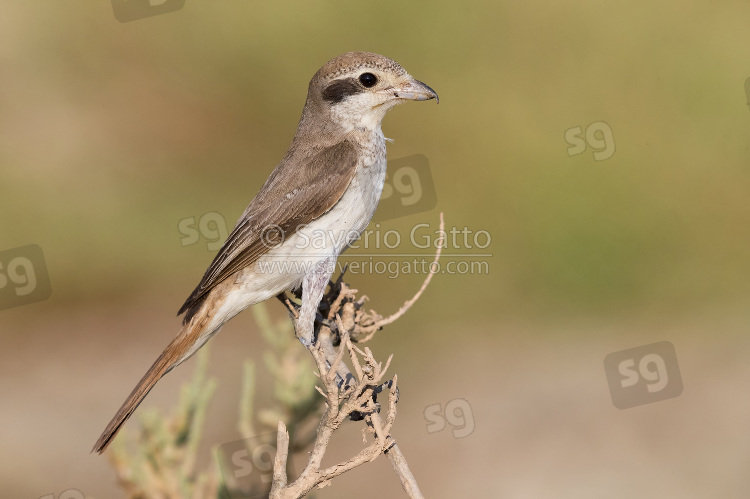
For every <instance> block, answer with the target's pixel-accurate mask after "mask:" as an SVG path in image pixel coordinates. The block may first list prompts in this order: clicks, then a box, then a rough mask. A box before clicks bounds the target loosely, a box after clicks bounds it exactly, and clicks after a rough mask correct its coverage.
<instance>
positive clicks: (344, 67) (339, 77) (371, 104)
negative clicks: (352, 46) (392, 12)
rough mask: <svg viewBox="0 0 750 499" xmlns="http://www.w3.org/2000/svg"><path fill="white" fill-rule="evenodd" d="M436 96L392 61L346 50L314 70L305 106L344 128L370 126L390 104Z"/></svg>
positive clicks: (378, 125)
mask: <svg viewBox="0 0 750 499" xmlns="http://www.w3.org/2000/svg"><path fill="white" fill-rule="evenodd" d="M437 98H438V95H437V93H436V92H435V91H434V90H433V89H431V88H430V87H429V86H427V85H426V84H424V83H422V82H421V81H419V80H416V79H414V78H412V77H411V76H410V75H409V73H407V72H406V70H405V69H404V68H402V67H401V66H400V65H399V64H398V63H397V62H396V61H393V60H391V59H388V58H387V57H383V56H382V55H378V54H373V53H370V52H348V53H346V54H343V55H340V56H338V57H336V58H334V59H331V60H330V61H328V62H327V63H326V64H325V65H324V66H323V67H322V68H320V70H318V72H317V73H315V76H313V78H312V80H311V81H310V87H309V90H308V94H307V103H306V105H305V107H306V110H308V111H309V109H307V108H310V107H314V108H315V109H316V110H317V111H318V112H320V113H323V114H324V115H326V117H330V119H331V120H332V121H334V122H336V123H337V124H339V125H341V126H342V127H344V128H345V129H347V130H351V129H355V128H358V129H361V128H365V129H370V130H374V129H376V128H378V127H380V123H381V121H382V120H383V117H384V116H385V113H386V112H388V110H389V109H391V108H392V107H393V106H395V105H397V104H400V103H402V102H405V101H407V100H430V99H437Z"/></svg>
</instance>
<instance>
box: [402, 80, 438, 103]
mask: <svg viewBox="0 0 750 499" xmlns="http://www.w3.org/2000/svg"><path fill="white" fill-rule="evenodd" d="M391 91H392V92H393V96H394V97H396V98H399V99H409V100H430V99H437V101H438V102H440V98H439V97H438V94H437V92H435V91H434V90H433V89H431V88H430V87H429V85H426V84H424V83H422V82H421V81H419V80H415V79H414V78H409V79H408V80H407V81H406V82H404V83H402V84H400V85H396V86H395V87H394V88H393V89H391Z"/></svg>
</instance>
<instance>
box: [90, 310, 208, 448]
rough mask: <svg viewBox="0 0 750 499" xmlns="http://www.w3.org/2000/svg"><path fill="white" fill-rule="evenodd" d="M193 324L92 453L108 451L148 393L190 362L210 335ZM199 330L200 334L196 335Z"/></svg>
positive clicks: (138, 388) (155, 366)
mask: <svg viewBox="0 0 750 499" xmlns="http://www.w3.org/2000/svg"><path fill="white" fill-rule="evenodd" d="M195 326H196V325H195V324H194V323H193V322H189V323H188V324H185V325H184V326H183V328H182V330H181V331H180V332H179V333H178V334H177V336H175V338H174V339H173V340H172V342H171V343H170V344H169V346H167V348H166V349H165V350H164V351H163V352H162V353H161V355H159V358H158V359H156V362H154V364H153V365H152V366H151V368H149V370H148V372H146V374H145V375H144V376H143V378H141V380H140V381H139V382H138V384H137V385H136V387H135V388H133V391H132V392H131V393H130V395H129V396H128V398H127V400H125V403H123V404H122V407H120V410H119V411H117V414H115V417H114V418H112V421H110V422H109V424H108V425H107V428H106V429H105V430H104V432H103V433H102V435H101V436H100V437H99V440H97V441H96V443H95V444H94V448H93V449H91V452H98V453H99V454H101V453H102V452H104V449H106V448H107V446H108V445H109V443H110V442H111V441H112V439H113V438H114V437H115V435H117V432H118V431H119V430H120V427H121V426H122V425H123V424H124V423H125V421H127V420H128V418H129V417H130V415H131V414H133V411H135V410H136V408H137V407H138V405H139V404H140V403H141V402H142V401H143V399H144V398H145V397H146V395H148V392H150V391H151V389H152V388H153V387H154V385H156V382H157V381H159V380H160V379H161V378H162V376H164V375H165V374H167V373H168V372H169V371H170V370H171V369H173V368H174V367H176V366H177V365H178V364H180V363H181V362H182V361H184V360H187V358H188V357H190V356H191V355H192V354H193V353H194V352H195V351H196V350H198V348H200V346H201V345H203V343H205V342H206V341H207V340H208V338H209V337H210V336H211V335H205V336H204V335H200V331H199V330H198V329H200V328H199V327H195ZM196 330H198V331H196Z"/></svg>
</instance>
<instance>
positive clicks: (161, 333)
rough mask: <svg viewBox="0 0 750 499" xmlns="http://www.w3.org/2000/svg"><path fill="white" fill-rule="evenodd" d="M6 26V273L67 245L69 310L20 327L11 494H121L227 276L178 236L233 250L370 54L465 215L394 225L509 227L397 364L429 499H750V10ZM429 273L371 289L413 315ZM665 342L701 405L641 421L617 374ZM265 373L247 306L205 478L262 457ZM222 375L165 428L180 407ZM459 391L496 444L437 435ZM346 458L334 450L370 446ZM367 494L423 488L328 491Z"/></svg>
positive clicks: (6, 366)
mask: <svg viewBox="0 0 750 499" xmlns="http://www.w3.org/2000/svg"><path fill="white" fill-rule="evenodd" d="M2 10H3V15H2V16H0V172H1V174H2V175H1V177H0V178H1V179H2V180H1V181H0V251H4V250H8V249H12V248H16V247H20V246H24V245H28V244H37V245H39V246H40V247H41V248H42V249H43V251H44V255H45V258H46V264H47V268H48V270H49V276H50V283H51V287H52V295H51V297H50V298H49V299H47V300H45V301H41V302H38V303H34V304H28V305H24V306H20V307H17V308H10V309H7V310H2V311H0V340H2V345H3V347H2V349H0V373H2V374H1V375H0V394H2V403H0V449H2V450H0V485H2V488H0V495H2V496H4V497H31V498H37V497H41V496H44V495H46V494H56V495H58V494H60V493H61V492H63V491H64V490H66V489H70V488H76V489H78V490H80V491H82V492H83V493H85V494H86V495H87V497H88V496H91V497H97V498H99V499H101V498H110V497H120V495H118V494H120V492H119V491H118V489H117V488H116V485H115V483H114V475H113V473H112V472H111V470H110V469H109V467H108V465H107V463H106V460H105V459H104V458H101V457H98V456H93V455H89V454H88V451H89V449H90V447H91V445H92V444H93V442H94V440H95V439H96V437H97V436H98V434H99V432H100V430H101V429H102V428H103V427H104V425H105V424H106V422H107V421H108V420H109V417H111V415H112V414H114V412H115V410H116V409H117V407H118V406H119V404H120V402H121V401H122V400H123V399H124V397H125V396H126V394H127V393H128V392H129V390H130V389H131V388H132V385H133V384H134V383H135V382H136V381H137V379H138V378H139V377H140V375H141V374H142V373H143V372H144V371H145V369H146V368H147V367H148V366H149V365H150V363H151V361H152V360H153V359H154V358H155V357H156V355H158V353H159V352H160V351H161V349H162V348H163V346H165V345H166V344H167V342H168V341H169V339H170V338H171V337H172V335H173V334H174V333H175V332H176V331H177V328H178V324H179V320H178V319H176V318H175V317H174V314H175V312H176V311H177V309H178V308H179V306H180V305H181V303H182V302H183V301H184V299H185V298H186V297H187V295H188V294H189V292H190V291H191V290H192V288H193V286H195V285H196V284H197V282H198V280H199V279H200V277H201V275H202V273H203V271H204V270H205V267H206V266H207V265H208V263H209V262H210V260H211V258H212V256H213V252H211V251H209V250H208V249H207V248H206V241H205V239H201V241H200V242H198V243H197V244H193V245H189V246H183V245H182V244H181V234H180V232H179V231H178V229H177V227H178V223H179V222H180V220H183V219H185V218H188V217H200V216H201V215H202V214H204V213H207V212H218V213H220V214H221V215H222V216H223V217H224V218H225V219H226V221H227V223H228V224H229V226H230V228H231V226H232V225H233V223H234V221H235V220H236V219H237V217H239V215H240V214H241V213H242V211H243V210H244V208H245V206H246V205H247V203H248V202H249V201H250V200H251V199H252V196H253V195H254V194H255V192H257V190H258V189H259V187H260V186H261V185H262V183H263V181H264V180H265V178H266V177H267V175H268V174H269V173H270V171H271V170H272V169H273V167H274V165H275V164H276V162H277V161H278V160H279V159H280V158H281V157H282V155H283V154H284V152H285V150H286V147H287V146H288V144H289V142H290V140H291V138H292V136H293V134H294V130H295V127H296V123H297V120H298V118H299V114H300V111H301V109H302V105H303V103H304V99H305V94H306V91H307V84H308V82H309V79H310V77H311V76H312V75H313V74H314V73H315V71H316V70H317V69H318V68H319V67H320V66H321V65H322V64H323V63H325V62H326V61H327V60H328V59H330V58H332V57H334V56H336V55H337V54H339V53H342V52H346V51H349V50H368V51H373V52H378V53H381V54H384V55H386V56H388V57H391V58H393V59H395V60H397V61H398V62H400V63H401V64H402V65H403V66H404V67H405V68H406V69H407V71H409V72H410V73H411V74H412V75H414V76H415V77H416V78H418V79H420V80H422V81H424V82H426V83H428V84H429V85H430V86H432V87H433V88H434V89H435V90H436V91H437V92H438V93H439V95H440V104H439V105H435V103H434V101H433V102H422V103H407V104H406V105H404V106H401V107H399V108H396V109H395V110H393V111H392V112H390V113H389V115H388V116H387V117H386V119H385V121H384V124H383V130H384V133H385V135H386V136H387V137H390V138H393V139H395V142H393V143H391V144H389V145H388V148H389V149H388V154H389V158H391V159H397V158H401V157H405V156H409V155H413V154H422V155H424V156H426V157H427V158H428V160H429V167H430V172H431V175H432V178H433V180H434V183H435V192H436V197H437V207H436V208H435V209H433V210H430V211H426V212H422V213H419V214H413V215H408V216H404V217H401V218H396V219H392V220H388V221H386V222H383V227H384V228H387V229H394V230H398V231H399V232H400V233H401V234H402V235H404V236H407V235H408V233H409V231H410V230H411V228H412V227H413V226H414V225H415V224H418V223H427V224H430V227H432V228H433V229H434V228H437V225H438V220H439V213H440V212H443V213H444V216H445V221H446V225H447V226H448V227H457V228H459V229H463V228H468V230H472V231H487V232H488V233H489V234H490V235H491V244H490V246H489V247H488V248H486V250H483V252H486V253H488V254H489V255H490V256H486V257H481V258H480V257H467V256H460V255H462V254H466V253H473V251H467V249H466V248H448V249H446V254H445V256H444V258H443V261H444V262H447V261H448V260H449V259H451V258H453V259H454V260H462V261H465V260H480V261H485V262H487V268H488V272H486V273H474V274H466V275H456V274H450V275H449V274H441V275H437V276H436V277H435V278H434V279H433V281H432V284H431V285H430V287H429V288H428V290H427V291H426V293H425V294H424V296H423V298H422V299H421V300H420V301H419V302H418V303H417V304H416V305H415V307H414V308H413V309H412V310H411V311H410V312H409V313H408V314H407V316H405V317H404V318H403V319H402V320H400V321H398V322H397V323H396V324H394V325H392V326H389V327H388V328H386V329H385V330H384V331H382V332H381V333H379V336H378V337H377V339H376V340H375V341H374V342H373V344H372V348H373V349H374V351H375V352H376V354H377V355H378V356H380V357H381V358H385V357H386V356H387V355H388V354H389V353H394V354H395V357H394V360H393V364H392V370H393V372H395V373H398V375H399V381H400V383H401V387H402V388H401V402H400V403H399V417H398V420H397V423H396V427H395V432H394V434H395V436H396V438H397V439H398V441H399V444H400V445H401V447H402V450H403V451H404V453H405V454H406V456H407V459H409V461H410V463H411V465H412V468H413V471H414V473H415V474H416V476H417V479H418V481H419V482H420V485H421V487H422V490H423V492H424V493H425V495H426V497H512V498H526V497H529V498H540V497H554V498H562V497H570V498H573V497H575V498H581V497H591V498H599V497H608V498H625V497H696V498H701V497H738V498H739V497H746V496H747V489H748V487H749V486H750V483H749V480H748V478H747V469H748V466H749V465H750V451H748V449H750V432H748V431H747V421H748V420H750V404H749V403H748V397H747V388H748V386H749V385H748V384H749V382H750V364H749V363H748V361H747V358H748V355H749V354H750V340H749V339H748V335H747V324H748V319H750V312H749V308H748V298H750V283H749V282H748V277H747V276H748V275H749V274H750V251H748V248H750V230H749V229H750V202H748V188H749V187H750V133H749V132H750V109H749V108H748V104H747V102H748V96H747V95H746V94H745V88H744V85H745V80H746V79H747V78H748V77H750V30H748V22H750V21H749V20H750V6H748V5H747V3H746V2H739V1H728V2H722V3H719V4H717V3H706V2H676V1H665V2H657V3H654V2H628V3H620V4H613V3H601V2H564V3H559V2H528V3H524V4H521V3H513V2H500V3H493V2H444V1H440V0H438V1H433V2H429V3H416V2H390V1H384V2H342V1H335V2H322V3H321V2H298V3H294V4H284V3H278V2H258V1H203V0H187V1H186V3H185V6H184V8H182V9H180V10H178V11H176V12H171V13H165V14H162V15H158V16H154V17H149V18H145V19H140V20H136V21H132V22H127V23H121V22H118V21H117V20H116V19H115V17H114V14H113V11H112V6H111V5H110V3H109V2H96V3H95V2H83V1H68V2H42V1H26V2H21V1H15V2H14V1H10V2H5V3H4V5H3V8H2ZM599 121H604V122H606V123H607V124H608V125H609V126H610V127H611V129H612V133H613V138H614V142H615V144H616V151H615V153H614V154H613V155H612V156H611V157H610V158H609V159H606V160H603V161H596V160H595V159H594V157H593V150H592V149H591V148H588V149H587V150H586V151H585V152H584V153H582V154H579V155H574V156H569V154H568V148H569V147H570V145H569V144H568V143H566V140H565V132H566V130H568V129H570V128H573V127H578V126H580V127H583V128H584V129H585V127H586V126H587V125H589V124H591V123H595V122H599ZM381 251H382V254H383V256H382V258H390V259H391V260H393V259H398V257H387V256H386V255H387V253H388V251H391V250H375V251H374V253H379V252H381ZM398 251H399V252H401V251H403V252H417V253H424V254H426V255H427V257H428V258H429V254H430V252H429V251H426V250H415V249H414V248H413V247H408V246H405V247H403V248H398ZM451 255H453V256H451ZM348 258H353V257H348ZM423 278H424V275H403V276H399V278H398V279H391V278H389V277H388V276H386V275H372V274H358V275H351V276H350V278H349V279H348V281H349V282H350V284H351V285H352V286H353V287H355V288H357V289H359V290H361V291H362V292H363V293H366V294H367V295H368V296H369V297H370V299H371V300H370V305H371V306H372V307H373V308H375V309H376V310H378V311H379V312H381V313H384V314H385V313H389V312H391V311H394V310H396V309H397V308H398V307H399V306H400V304H401V303H402V302H403V301H404V300H406V299H408V298H409V297H410V296H411V295H412V294H413V293H414V291H415V290H416V289H417V288H418V287H419V285H420V283H421V282H422V279H423ZM268 306H269V309H270V310H271V311H272V313H273V314H274V315H275V316H277V317H283V316H284V313H283V311H282V310H281V307H280V306H279V305H277V304H276V303H270V304H269V305H268ZM658 341H670V342H671V343H673V344H674V346H675V349H676V352H677V358H678V361H679V363H680V365H679V368H680V371H681V374H682V380H683V383H684V391H683V393H682V394H681V395H680V396H678V397H676V398H672V399H669V400H664V401H660V402H655V403H652V404H646V405H643V406H640V407H635V408H631V409H626V410H619V409H616V408H615V407H614V406H613V405H612V401H611V398H610V394H609V391H608V386H607V380H606V377H605V373H604V368H603V360H604V357H605V356H606V355H607V354H609V353H612V352H616V351H619V350H624V349H629V348H634V347H638V346H641V345H646V344H649V343H654V342H658ZM263 349H264V345H263V343H262V341H261V339H260V338H259V335H258V334H257V328H256V326H255V324H254V322H253V320H252V316H251V314H250V313H247V312H246V313H244V314H242V315H241V316H239V317H238V318H236V319H235V320H234V321H233V322H232V323H231V324H230V325H228V326H227V327H225V328H224V330H223V331H222V334H220V335H218V336H217V337H216V338H215V339H214V340H213V341H212V352H211V353H212V364H211V368H210V369H211V374H212V375H213V376H215V377H216V378H217V380H218V382H219V390H218V392H217V395H216V397H215V400H214V403H213V405H212V407H211V410H210V411H209V414H208V421H207V424H208V426H209V427H210V428H209V430H208V432H207V434H206V439H207V441H206V446H205V456H206V464H207V463H208V460H209V452H210V451H209V448H210V446H211V445H220V444H223V443H226V442H231V441H233V440H236V438H237V436H236V432H235V430H234V422H235V420H236V401H237V400H236V399H237V393H238V390H239V377H240V372H241V364H242V361H243V360H244V359H246V358H253V359H255V360H257V361H260V359H261V355H262V351H263ZM193 366H194V364H193V362H192V361H191V362H189V363H186V364H185V365H184V366H182V367H180V368H179V369H177V370H176V371H174V372H173V373H172V374H170V376H168V377H167V378H165V379H164V380H163V381H162V382H161V383H160V384H159V386H158V387H157V388H156V389H155V390H154V391H153V392H152V394H151V395H150V396H149V397H148V399H147V400H146V402H145V403H144V407H145V406H156V407H163V408H168V407H171V406H172V405H173V404H174V403H175V401H176V399H177V396H178V391H179V385H180V384H181V383H182V382H183V381H184V380H185V379H187V378H189V376H190V374H191V372H192V367H193ZM262 376H263V375H262ZM262 379H263V380H265V382H266V383H268V382H269V381H270V380H269V378H268V376H267V375H265V378H264V377H262ZM261 392H262V393H261V394H260V396H261V398H262V397H264V396H265V397H268V396H269V395H268V390H265V391H264V390H261ZM454 399H466V400H467V401H468V403H469V404H470V406H471V408H472V411H471V412H472V417H473V419H474V422H475V429H474V432H473V433H472V434H470V435H469V436H466V437H464V438H454V437H453V435H452V433H451V429H450V427H449V428H446V429H445V430H443V431H440V432H435V433H429V432H428V431H427V425H428V422H427V421H426V419H425V416H424V411H425V408H426V407H428V406H431V405H434V404H436V403H440V404H443V405H444V404H447V403H448V402H449V401H451V400H454ZM135 422H136V420H134V421H133V422H131V423H130V424H129V428H133V427H134V426H135ZM348 435H349V436H348V437H344V436H342V437H341V438H340V439H339V440H338V441H337V442H336V447H335V448H334V449H332V454H333V455H334V456H338V457H344V456H346V455H347V453H349V452H352V451H353V450H354V449H356V448H357V446H358V445H359V444H358V442H359V437H358V433H357V431H356V430H352V431H350V432H349V433H348ZM347 439H350V441H347ZM332 459H333V458H332ZM358 484H364V489H362V488H361V486H360V485H358ZM363 490H364V492H363ZM355 491H357V494H358V495H359V496H361V497H372V498H375V497H402V496H403V493H402V492H401V489H400V486H399V484H398V481H397V480H396V478H395V476H394V475H393V474H392V472H391V470H390V467H389V465H388V463H387V461H386V460H383V459H381V460H379V461H377V462H375V463H373V464H371V465H369V466H366V467H364V468H361V469H359V470H357V471H354V472H352V473H350V474H347V475H346V476H345V477H342V478H340V479H337V480H334V481H333V483H332V486H331V487H328V488H326V489H324V490H322V491H321V492H320V493H319V497H331V498H333V497H349V496H351V495H352V494H353V493H355Z"/></svg>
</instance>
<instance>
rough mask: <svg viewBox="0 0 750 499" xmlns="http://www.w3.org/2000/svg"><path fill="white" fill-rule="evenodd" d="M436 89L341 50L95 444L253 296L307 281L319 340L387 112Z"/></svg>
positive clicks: (301, 328)
mask: <svg viewBox="0 0 750 499" xmlns="http://www.w3.org/2000/svg"><path fill="white" fill-rule="evenodd" d="M437 97H438V96H437V94H436V93H435V91H434V90H432V89H431V88H430V87H428V86H427V85H425V84H424V83H422V82H420V81H418V80H415V79H414V78H412V77H411V76H409V74H408V73H407V72H406V71H405V70H404V68H402V67H401V66H400V65H398V64H397V63H396V62H395V61H392V60H391V59H388V58H386V57H383V56H382V55H378V54H373V53H369V52H349V53H346V54H343V55H340V56H338V57H336V58H334V59H332V60H330V61H328V62H327V63H326V64H325V65H324V66H323V67H322V68H320V70H319V71H318V72H317V73H315V76H313V78H312V80H311V81H310V85H309V88H308V92H307V100H306V101H305V107H304V109H303V110H302V117H301V118H300V121H299V125H298V126H297V132H296V134H295V136H294V139H293V140H292V144H291V145H290V146H289V150H288V151H287V153H286V155H285V156H284V158H283V159H282V160H281V162H280V163H279V164H278V165H277V166H276V168H275V169H274V170H273V172H272V173H271V176H270V177H268V180H266V183H265V184H264V185H263V187H262V188H261V189H260V192H258V194H257V195H256V196H255V198H254V199H253V200H252V201H251V202H250V205H249V206H248V207H247V209H245V212H244V213H243V214H242V216H241V217H240V219H239V220H238V222H237V225H236V226H235V228H234V230H233V231H232V233H231V234H230V235H229V237H228V238H227V240H226V242H225V243H224V245H223V246H222V248H221V249H220V250H219V253H218V254H217V255H216V258H214V260H213V262H212V263H211V265H210V266H209V267H208V270H207V271H206V273H205V274H204V276H203V279H202V280H201V281H200V283H199V284H198V286H197V287H196V288H195V290H194V291H193V292H192V294H191V295H190V296H189V297H188V299H187V301H186V302H185V304H184V305H182V308H180V310H179V312H178V315H180V314H183V313H184V314H185V317H184V320H183V324H182V328H181V329H180V332H179V333H178V334H177V336H176V337H175V338H174V339H173V340H172V342H171V343H170V344H169V345H168V346H167V348H166V349H165V350H164V352H162V354H161V355H160V356H159V358H158V359H156V362H154V364H153V365H152V366H151V368H150V369H149V370H148V372H147V373H146V374H145V375H144V376H143V378H142V379H141V380H140V381H139V382H138V385H137V386H136V387H135V388H134V389H133V391H132V392H131V394H130V396H128V398H127V400H126V401H125V403H124V404H123V405H122V407H121V408H120V410H119V411H117V414H116V415H115V417H114V418H113V419H112V421H110V423H109V425H107V428H106V429H105V430H104V433H102V435H101V437H99V440H97V441H96V444H94V448H93V450H92V452H99V453H101V452H103V451H104V449H105V448H106V447H107V445H108V444H109V442H110V441H111V440H112V438H113V437H114V436H115V435H116V434H117V431H118V430H119V429H120V427H121V426H122V425H123V423H125V421H126V420H127V419H128V418H129V417H130V415H131V414H132V413H133V411H135V409H136V407H138V404H140V403H141V401H142V400H143V398H144V397H145V396H146V395H147V394H148V392H149V391H150V390H151V389H152V388H153V387H154V385H155V384H156V382H157V381H159V379H160V378H161V377H162V376H164V375H165V374H166V373H168V372H169V371H171V370H172V369H174V368H175V367H176V366H177V365H179V364H180V363H181V362H184V361H185V360H187V359H188V358H189V357H190V356H191V355H193V354H194V353H195V352H196V351H197V350H198V349H199V348H200V347H201V346H202V345H203V344H204V343H205V342H206V341H208V339H209V338H211V336H213V335H214V334H216V333H217V332H218V331H219V329H221V327H222V326H223V325H224V324H225V323H226V322H227V321H228V320H230V319H231V318H232V317H234V316H235V315H237V314H238V313H239V312H241V311H242V310H244V309H245V308H247V307H249V306H250V305H254V304H256V303H259V302H261V301H264V300H267V299H268V298H271V297H274V296H276V295H278V294H279V293H281V292H284V291H287V290H292V289H299V287H300V286H301V287H302V304H301V307H300V310H299V316H298V318H297V323H296V331H297V335H298V336H299V338H300V341H301V342H302V343H303V344H305V345H306V346H310V345H311V344H312V342H313V330H314V321H315V314H316V311H317V308H318V305H319V304H320V300H321V299H322V297H323V292H324V290H325V288H326V286H327V284H328V282H329V279H330V278H331V275H332V273H333V270H334V266H335V262H336V258H337V257H338V256H339V254H340V253H341V252H342V251H343V250H344V249H346V247H347V246H349V245H350V244H351V243H352V242H354V240H356V239H357V238H358V237H359V235H360V234H361V233H362V231H363V230H364V229H365V227H367V224H368V223H369V222H370V219H371V218H372V215H373V213H374V212H375V208H376V207H377V204H378V200H379V199H380V194H381V191H382V189H383V182H384V181H385V171H386V151H385V137H384V136H383V132H382V130H381V128H380V125H381V122H382V120H383V117H384V116H385V114H386V112H387V111H388V110H389V109H391V108H392V107H394V106H395V105H397V104H400V103H402V102H404V101H407V100H429V99H437ZM313 241H314V242H315V244H312V242H313Z"/></svg>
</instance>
